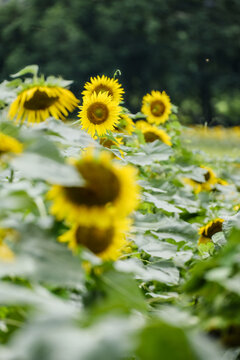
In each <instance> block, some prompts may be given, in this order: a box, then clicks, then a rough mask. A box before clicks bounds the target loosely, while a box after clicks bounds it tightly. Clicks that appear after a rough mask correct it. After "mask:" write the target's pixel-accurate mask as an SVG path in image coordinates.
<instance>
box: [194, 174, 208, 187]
mask: <svg viewBox="0 0 240 360" xmlns="http://www.w3.org/2000/svg"><path fill="white" fill-rule="evenodd" d="M203 176H204V179H205V181H197V180H194V182H195V183H197V184H205V183H206V182H207V181H208V180H210V177H211V174H210V172H209V171H207V172H205V173H204V175H203Z"/></svg>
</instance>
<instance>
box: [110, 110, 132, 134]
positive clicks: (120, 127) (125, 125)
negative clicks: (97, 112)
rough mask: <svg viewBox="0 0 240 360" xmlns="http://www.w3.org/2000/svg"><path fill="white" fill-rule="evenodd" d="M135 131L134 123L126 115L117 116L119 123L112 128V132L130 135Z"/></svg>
mask: <svg viewBox="0 0 240 360" xmlns="http://www.w3.org/2000/svg"><path fill="white" fill-rule="evenodd" d="M134 129H135V125H134V122H133V121H132V119H131V118H130V117H129V116H127V115H126V114H120V115H119V123H118V124H117V125H115V126H114V131H116V132H120V133H124V134H128V135H131V134H132V132H133V131H134Z"/></svg>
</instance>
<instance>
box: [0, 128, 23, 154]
mask: <svg viewBox="0 0 240 360" xmlns="http://www.w3.org/2000/svg"><path fill="white" fill-rule="evenodd" d="M22 151H23V145H22V144H21V143H20V142H19V141H18V140H17V139H15V138H13V137H12V136H9V135H6V134H4V133H2V132H0V158H1V157H2V156H4V155H8V154H11V153H12V154H19V153H21V152H22Z"/></svg>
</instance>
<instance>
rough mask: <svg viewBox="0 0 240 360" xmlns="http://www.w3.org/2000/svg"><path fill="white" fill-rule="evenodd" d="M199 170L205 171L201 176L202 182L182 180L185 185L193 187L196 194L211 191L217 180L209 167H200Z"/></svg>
mask: <svg viewBox="0 0 240 360" xmlns="http://www.w3.org/2000/svg"><path fill="white" fill-rule="evenodd" d="M201 168H202V169H204V170H205V172H204V174H203V176H204V181H197V180H193V179H189V178H185V179H184V182H185V183H186V184H189V185H191V186H192V187H193V189H194V192H195V193H196V194H198V193H199V192H201V191H211V190H212V189H213V187H214V186H215V185H216V184H217V183H218V178H217V177H216V175H215V173H214V171H213V170H212V169H211V168H210V167H208V166H203V165H202V166H201Z"/></svg>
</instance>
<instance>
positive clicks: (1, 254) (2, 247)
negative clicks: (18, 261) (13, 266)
mask: <svg viewBox="0 0 240 360" xmlns="http://www.w3.org/2000/svg"><path fill="white" fill-rule="evenodd" d="M7 234H8V229H2V228H0V261H2V260H3V261H12V260H13V259H14V254H13V252H12V250H11V249H9V247H8V246H7V245H6V244H5V243H4V240H5V238H6V236H7Z"/></svg>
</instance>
